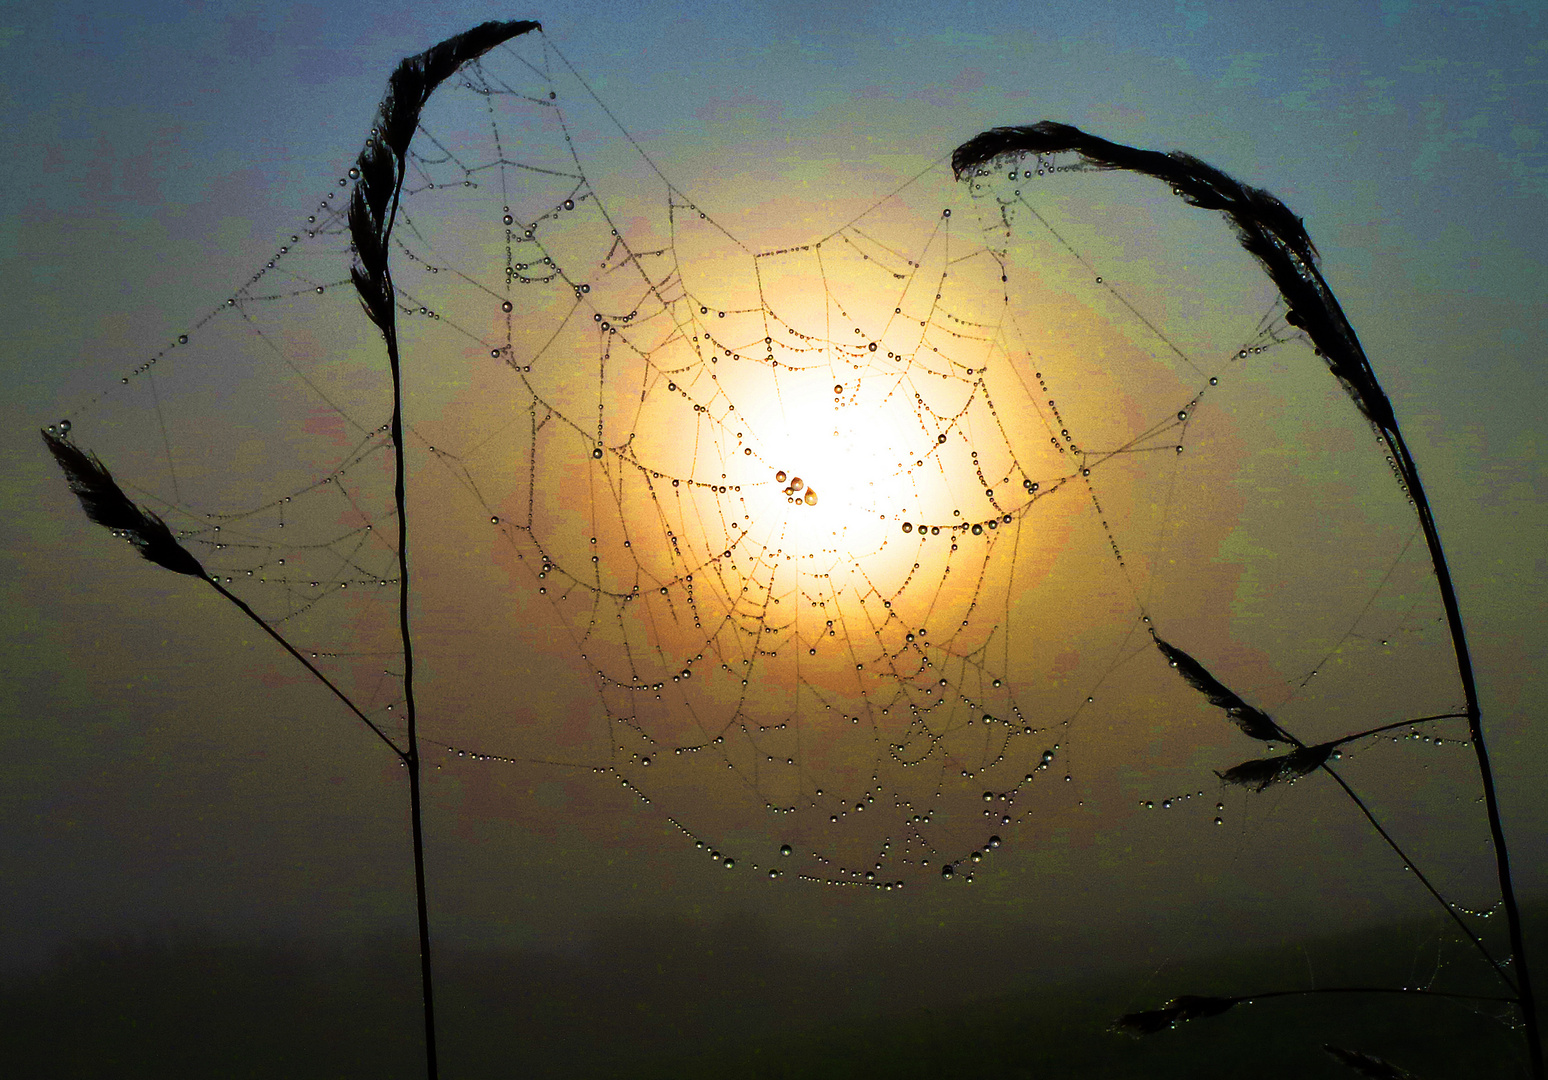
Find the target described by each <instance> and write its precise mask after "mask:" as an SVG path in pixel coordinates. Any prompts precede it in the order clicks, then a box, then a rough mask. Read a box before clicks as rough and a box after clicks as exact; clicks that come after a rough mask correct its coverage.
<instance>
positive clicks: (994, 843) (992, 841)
mask: <svg viewBox="0 0 1548 1080" xmlns="http://www.w3.org/2000/svg"><path fill="white" fill-rule="evenodd" d="M989 846H990V847H992V848H996V847H999V846H1000V838H999V837H998V836H991V837H990V838H989Z"/></svg>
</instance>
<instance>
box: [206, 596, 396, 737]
mask: <svg viewBox="0 0 1548 1080" xmlns="http://www.w3.org/2000/svg"><path fill="white" fill-rule="evenodd" d="M204 580H205V581H207V582H209V583H210V586H211V588H213V589H214V590H215V591H216V592H218V593H220V595H222V596H224V597H225V598H226V599H227V600H230V601H231V602H232V603H233V604H235V605H236V606H237V607H238V608H239V609H240V610H241V612H242V614H244V615H246V616H247V617H248V618H249V619H251V620H253V622H255V623H257V624H258V625H259V627H261V628H262V630H263V632H264V633H265V634H268V635H269V636H270V637H271V638H273V639H274V640H275V641H277V642H279V643H280V647H281V648H282V649H284V650H285V651H286V652H288V653H289V654H290V655H291V656H294V657H295V658H296V659H297V660H299V661H301V663H302V665H303V666H304V667H305V668H306V670H308V671H310V672H311V673H312V674H313V675H314V676H316V678H317V681H318V682H320V683H322V684H323V685H324V686H326V687H327V688H328V689H329V690H332V691H333V696H334V697H336V698H338V699H339V700H340V701H342V702H343V703H344V706H345V708H347V709H349V711H350V712H352V713H354V714H355V715H356V716H358V717H359V718H360V719H361V721H362V722H363V723H364V724H365V726H366V727H368V728H370V729H371V730H372V731H373V732H375V733H376V737H377V738H378V739H381V740H382V742H384V743H386V744H387V745H388V746H390V747H392V752H393V753H394V754H397V755H398V757H399V758H402V757H404V753H403V751H402V750H401V749H400V748H399V747H398V744H397V743H395V742H393V741H392V740H391V739H390V738H388V737H387V733H386V732H384V731H382V729H381V728H379V727H377V726H376V724H375V723H373V722H372V720H371V718H370V717H369V716H367V715H366V714H365V713H363V712H361V711H360V709H359V708H358V707H357V706H356V705H355V703H354V702H353V701H351V700H350V699H349V696H348V695H346V694H345V693H344V691H342V690H340V689H339V688H338V687H337V686H335V685H333V682H332V680H330V679H329V678H328V676H326V675H324V674H323V673H322V672H321V671H318V670H317V666H316V665H315V664H313V663H312V662H311V661H310V660H308V659H307V658H306V657H304V656H302V655H301V654H300V653H299V652H297V651H296V649H295V646H293V645H291V644H290V642H288V641H286V640H285V639H284V637H282V636H281V635H280V633H279V631H278V630H275V629H274V627H272V626H270V625H269V623H268V620H266V619H265V618H264V617H263V616H262V615H259V614H258V613H257V612H256V611H254V610H253V609H252V608H250V607H248V605H247V602H246V601H244V600H243V599H242V598H241V597H240V596H237V595H236V594H235V593H233V592H231V590H229V589H227V588H226V587H225V586H224V585H222V584H221V583H220V582H218V581H216V580H215V578H214V577H213V576H206V577H205V579H204Z"/></svg>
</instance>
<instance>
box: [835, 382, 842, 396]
mask: <svg viewBox="0 0 1548 1080" xmlns="http://www.w3.org/2000/svg"><path fill="white" fill-rule="evenodd" d="M833 392H834V393H835V394H842V393H843V392H844V387H843V385H842V384H840V385H838V386H835V387H834V388H833Z"/></svg>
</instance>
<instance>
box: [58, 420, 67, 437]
mask: <svg viewBox="0 0 1548 1080" xmlns="http://www.w3.org/2000/svg"><path fill="white" fill-rule="evenodd" d="M59 434H61V435H68V434H70V421H68V420H61V421H59Z"/></svg>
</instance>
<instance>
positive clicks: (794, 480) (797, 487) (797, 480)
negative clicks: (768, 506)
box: [790, 476, 806, 491]
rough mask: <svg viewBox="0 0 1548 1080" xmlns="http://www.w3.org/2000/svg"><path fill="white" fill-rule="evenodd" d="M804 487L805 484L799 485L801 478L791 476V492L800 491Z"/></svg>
mask: <svg viewBox="0 0 1548 1080" xmlns="http://www.w3.org/2000/svg"><path fill="white" fill-rule="evenodd" d="M805 486H806V485H805V484H803V483H801V478H800V477H799V476H792V477H791V478H790V490H791V491H800V490H801V489H802V488H803V487H805Z"/></svg>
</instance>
